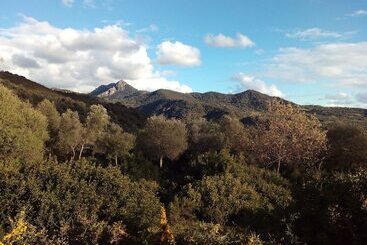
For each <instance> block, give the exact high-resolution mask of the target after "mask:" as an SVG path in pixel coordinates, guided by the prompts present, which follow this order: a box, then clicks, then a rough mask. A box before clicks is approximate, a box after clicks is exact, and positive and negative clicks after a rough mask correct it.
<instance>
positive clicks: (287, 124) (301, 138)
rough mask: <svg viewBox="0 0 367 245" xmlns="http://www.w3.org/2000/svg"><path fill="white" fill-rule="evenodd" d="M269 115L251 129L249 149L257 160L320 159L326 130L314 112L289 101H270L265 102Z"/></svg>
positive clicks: (296, 161)
mask: <svg viewBox="0 0 367 245" xmlns="http://www.w3.org/2000/svg"><path fill="white" fill-rule="evenodd" d="M269 111H270V113H269V115H268V116H267V117H266V118H263V119H261V120H260V122H258V125H257V127H256V128H254V129H253V138H254V141H253V147H252V149H253V152H254V155H255V156H256V158H257V162H259V163H263V164H265V165H268V166H271V165H276V166H277V171H278V172H279V171H280V167H281V164H285V165H294V164H298V165H302V166H304V165H307V166H312V165H314V164H316V163H320V162H319V159H320V156H321V154H322V153H324V152H325V151H326V133H325V132H324V130H322V129H321V124H320V122H319V121H318V119H317V118H316V117H314V116H311V115H307V114H305V113H304V112H302V111H301V110H300V108H298V107H295V106H292V105H290V104H282V103H279V102H274V103H271V104H270V105H269Z"/></svg>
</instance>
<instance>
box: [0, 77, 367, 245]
mask: <svg viewBox="0 0 367 245" xmlns="http://www.w3.org/2000/svg"><path fill="white" fill-rule="evenodd" d="M20 81H21V82H20V83H19V84H18V85H19V87H13V90H10V89H8V88H7V87H9V86H7V87H5V86H2V85H0V195H1V198H0V206H1V209H0V244H203V245H204V244H218V245H221V244H251V245H254V244H364V243H365V241H366V239H367V236H366V232H365V231H366V230H367V199H366V197H367V155H366V152H367V133H366V131H365V129H364V128H363V127H359V126H355V125H354V124H333V125H329V127H328V128H325V127H323V126H322V125H321V123H320V122H319V120H318V119H317V118H316V117H315V116H312V115H310V114H306V113H305V112H304V111H303V110H302V109H301V108H299V107H297V106H296V105H292V104H289V103H284V102H282V101H279V100H277V101H268V103H266V105H262V106H264V108H265V109H264V110H265V111H267V113H260V114H259V113H257V114H252V115H251V116H248V117H247V118H246V119H245V120H240V119H241V118H238V117H236V116H233V115H225V114H220V113H218V114H216V115H217V116H215V117H213V118H211V119H210V118H201V117H197V116H193V117H186V118H185V119H184V120H178V119H172V118H165V117H163V116H152V117H150V118H148V119H147V120H145V119H144V120H143V123H141V124H140V123H139V124H140V126H136V127H130V128H129V127H127V126H126V125H128V124H124V123H121V122H122V121H123V120H116V118H122V117H123V116H121V115H117V114H116V111H114V110H112V111H111V110H110V108H111V107H113V105H111V104H108V103H99V101H98V100H95V101H93V102H95V103H89V102H88V103H85V102H83V103H84V104H83V103H82V102H81V101H80V100H74V99H72V98H70V97H69V98H70V101H69V102H70V103H69V102H67V103H64V104H60V101H59V100H58V99H55V98H50V96H43V92H45V90H43V88H40V87H37V88H38V89H39V91H38V93H37V94H38V95H37V96H39V97H37V99H36V100H33V99H29V101H30V102H28V101H26V100H25V98H24V97H22V96H21V94H23V95H26V94H27V93H30V91H23V92H20V91H21V89H20V87H22V86H23V85H24V84H23V85H22V81H23V80H22V79H20ZM23 82H24V81H23ZM34 86H36V85H34ZM53 93H56V92H53ZM56 94H57V93H56ZM17 95H18V96H17ZM57 96H60V97H62V98H64V99H65V98H66V97H64V96H65V95H62V94H58V95H57ZM191 96H194V95H191ZM195 96H196V97H200V95H195ZM207 96H208V97H205V96H204V97H205V98H204V97H202V98H201V99H205V100H206V101H212V100H215V98H216V97H218V96H220V95H218V94H212V95H210V96H209V95H207ZM41 98H42V99H41ZM71 101H72V102H71ZM74 102H75V103H76V102H77V104H73V103H74ZM79 103H80V104H79ZM61 105H62V106H61ZM253 105H254V104H253ZM115 106H118V107H119V105H115ZM120 108H123V107H120ZM126 112H127V111H126V110H123V111H121V113H123V114H125V113H126ZM134 113H136V112H135V111H133V114H134ZM134 115H135V114H134ZM130 116H131V115H130ZM127 117H129V116H127ZM131 117H135V116H131ZM125 119H126V118H125ZM125 119H124V120H125ZM126 122H127V121H125V123H126ZM163 160H164V164H163Z"/></svg>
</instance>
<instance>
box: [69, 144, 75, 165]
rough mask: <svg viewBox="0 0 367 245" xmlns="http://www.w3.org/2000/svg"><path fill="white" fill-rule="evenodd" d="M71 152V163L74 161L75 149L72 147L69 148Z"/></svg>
mask: <svg viewBox="0 0 367 245" xmlns="http://www.w3.org/2000/svg"><path fill="white" fill-rule="evenodd" d="M71 150H72V151H73V156H72V157H71V159H70V161H71V162H72V161H74V159H75V149H74V147H71Z"/></svg>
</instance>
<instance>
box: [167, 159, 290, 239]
mask: <svg viewBox="0 0 367 245" xmlns="http://www.w3.org/2000/svg"><path fill="white" fill-rule="evenodd" d="M229 162H230V161H229ZM236 164H237V165H235V166H233V165H232V166H231V167H228V166H227V167H226V169H225V171H226V173H225V174H222V175H214V176H207V177H204V178H203V180H201V181H197V182H195V183H194V184H188V185H187V186H185V187H184V189H183V191H182V192H181V194H179V195H178V196H177V197H176V198H175V199H174V201H173V202H172V203H171V205H170V219H171V220H172V223H173V224H174V225H173V230H174V232H175V234H176V237H180V236H181V235H182V236H186V235H185V234H181V233H180V232H184V233H186V232H189V231H188V230H186V228H182V224H186V223H187V224H190V223H192V222H197V221H200V222H205V223H213V224H219V225H221V226H223V227H231V226H233V225H236V226H238V227H248V228H250V229H253V231H257V232H260V233H262V234H264V235H267V234H269V233H275V234H276V235H278V236H279V237H283V236H285V227H282V225H280V224H281V220H282V219H284V218H287V213H288V212H287V209H288V208H289V207H290V205H291V203H292V196H291V191H290V189H289V188H290V187H289V183H288V182H287V181H286V180H285V179H283V178H282V177H280V176H279V175H277V174H276V173H273V172H271V171H267V170H262V169H259V168H257V167H255V166H246V165H242V166H240V165H238V163H236ZM229 165H231V164H229ZM237 170H238V171H237ZM176 224H177V226H176ZM275 224H276V225H275ZM190 227H191V226H190ZM187 229H188V228H187Z"/></svg>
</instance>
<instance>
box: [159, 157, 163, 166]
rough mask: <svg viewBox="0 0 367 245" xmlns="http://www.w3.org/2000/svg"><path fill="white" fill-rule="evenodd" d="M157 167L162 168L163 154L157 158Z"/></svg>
mask: <svg viewBox="0 0 367 245" xmlns="http://www.w3.org/2000/svg"><path fill="white" fill-rule="evenodd" d="M159 167H160V168H163V156H161V157H160V158H159Z"/></svg>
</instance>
